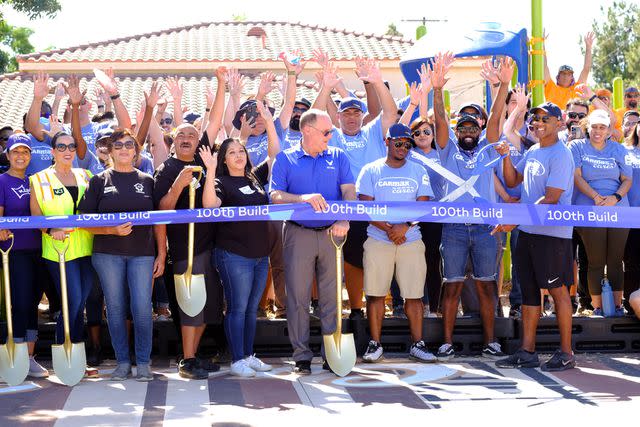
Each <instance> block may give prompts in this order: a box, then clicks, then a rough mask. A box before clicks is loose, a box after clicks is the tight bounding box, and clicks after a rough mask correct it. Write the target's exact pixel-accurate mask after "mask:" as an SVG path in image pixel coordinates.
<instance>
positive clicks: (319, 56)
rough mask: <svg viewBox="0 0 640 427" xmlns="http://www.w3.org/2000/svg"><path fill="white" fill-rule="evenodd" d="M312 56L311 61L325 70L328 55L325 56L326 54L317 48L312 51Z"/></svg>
mask: <svg viewBox="0 0 640 427" xmlns="http://www.w3.org/2000/svg"><path fill="white" fill-rule="evenodd" d="M312 55H313V60H314V61H315V62H316V63H317V64H318V65H320V66H321V67H322V68H323V69H324V68H327V66H328V65H329V55H327V53H326V52H325V51H324V50H322V49H320V48H318V49H314V50H313V52H312Z"/></svg>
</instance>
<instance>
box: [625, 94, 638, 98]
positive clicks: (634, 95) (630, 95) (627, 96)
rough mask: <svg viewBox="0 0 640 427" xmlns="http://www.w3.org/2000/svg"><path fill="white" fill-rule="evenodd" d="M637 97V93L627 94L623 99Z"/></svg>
mask: <svg viewBox="0 0 640 427" xmlns="http://www.w3.org/2000/svg"><path fill="white" fill-rule="evenodd" d="M639 96H640V94H639V93H627V94H626V95H625V96H624V97H625V98H637V97H639Z"/></svg>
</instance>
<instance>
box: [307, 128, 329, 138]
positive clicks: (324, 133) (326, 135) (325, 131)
mask: <svg viewBox="0 0 640 427" xmlns="http://www.w3.org/2000/svg"><path fill="white" fill-rule="evenodd" d="M309 127H310V128H313V129H315V130H317V131H318V132H320V133H321V134H322V135H323V136H324V137H325V138H326V137H328V136H331V134H332V133H333V129H329V130H320V129H318V128H317V127H315V126H311V125H309Z"/></svg>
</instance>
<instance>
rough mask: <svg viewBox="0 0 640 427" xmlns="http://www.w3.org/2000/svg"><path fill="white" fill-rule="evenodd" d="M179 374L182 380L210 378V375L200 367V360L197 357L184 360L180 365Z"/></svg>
mask: <svg viewBox="0 0 640 427" xmlns="http://www.w3.org/2000/svg"><path fill="white" fill-rule="evenodd" d="M178 374H179V375H180V376H181V377H182V378H187V379H190V380H206V379H207V378H209V373H208V372H207V371H205V370H204V369H202V368H201V367H199V366H198V360H197V359H196V358H195V357H192V358H191V359H182V360H181V361H180V364H179V365H178Z"/></svg>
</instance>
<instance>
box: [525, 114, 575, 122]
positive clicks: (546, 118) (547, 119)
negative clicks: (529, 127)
mask: <svg viewBox="0 0 640 427" xmlns="http://www.w3.org/2000/svg"><path fill="white" fill-rule="evenodd" d="M576 114H578V113H576ZM584 117H585V115H584V114H583V118H584ZM554 118H555V117H552V116H541V115H539V114H534V115H533V116H531V123H533V122H542V123H545V124H546V123H549V122H550V121H551V119H554Z"/></svg>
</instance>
